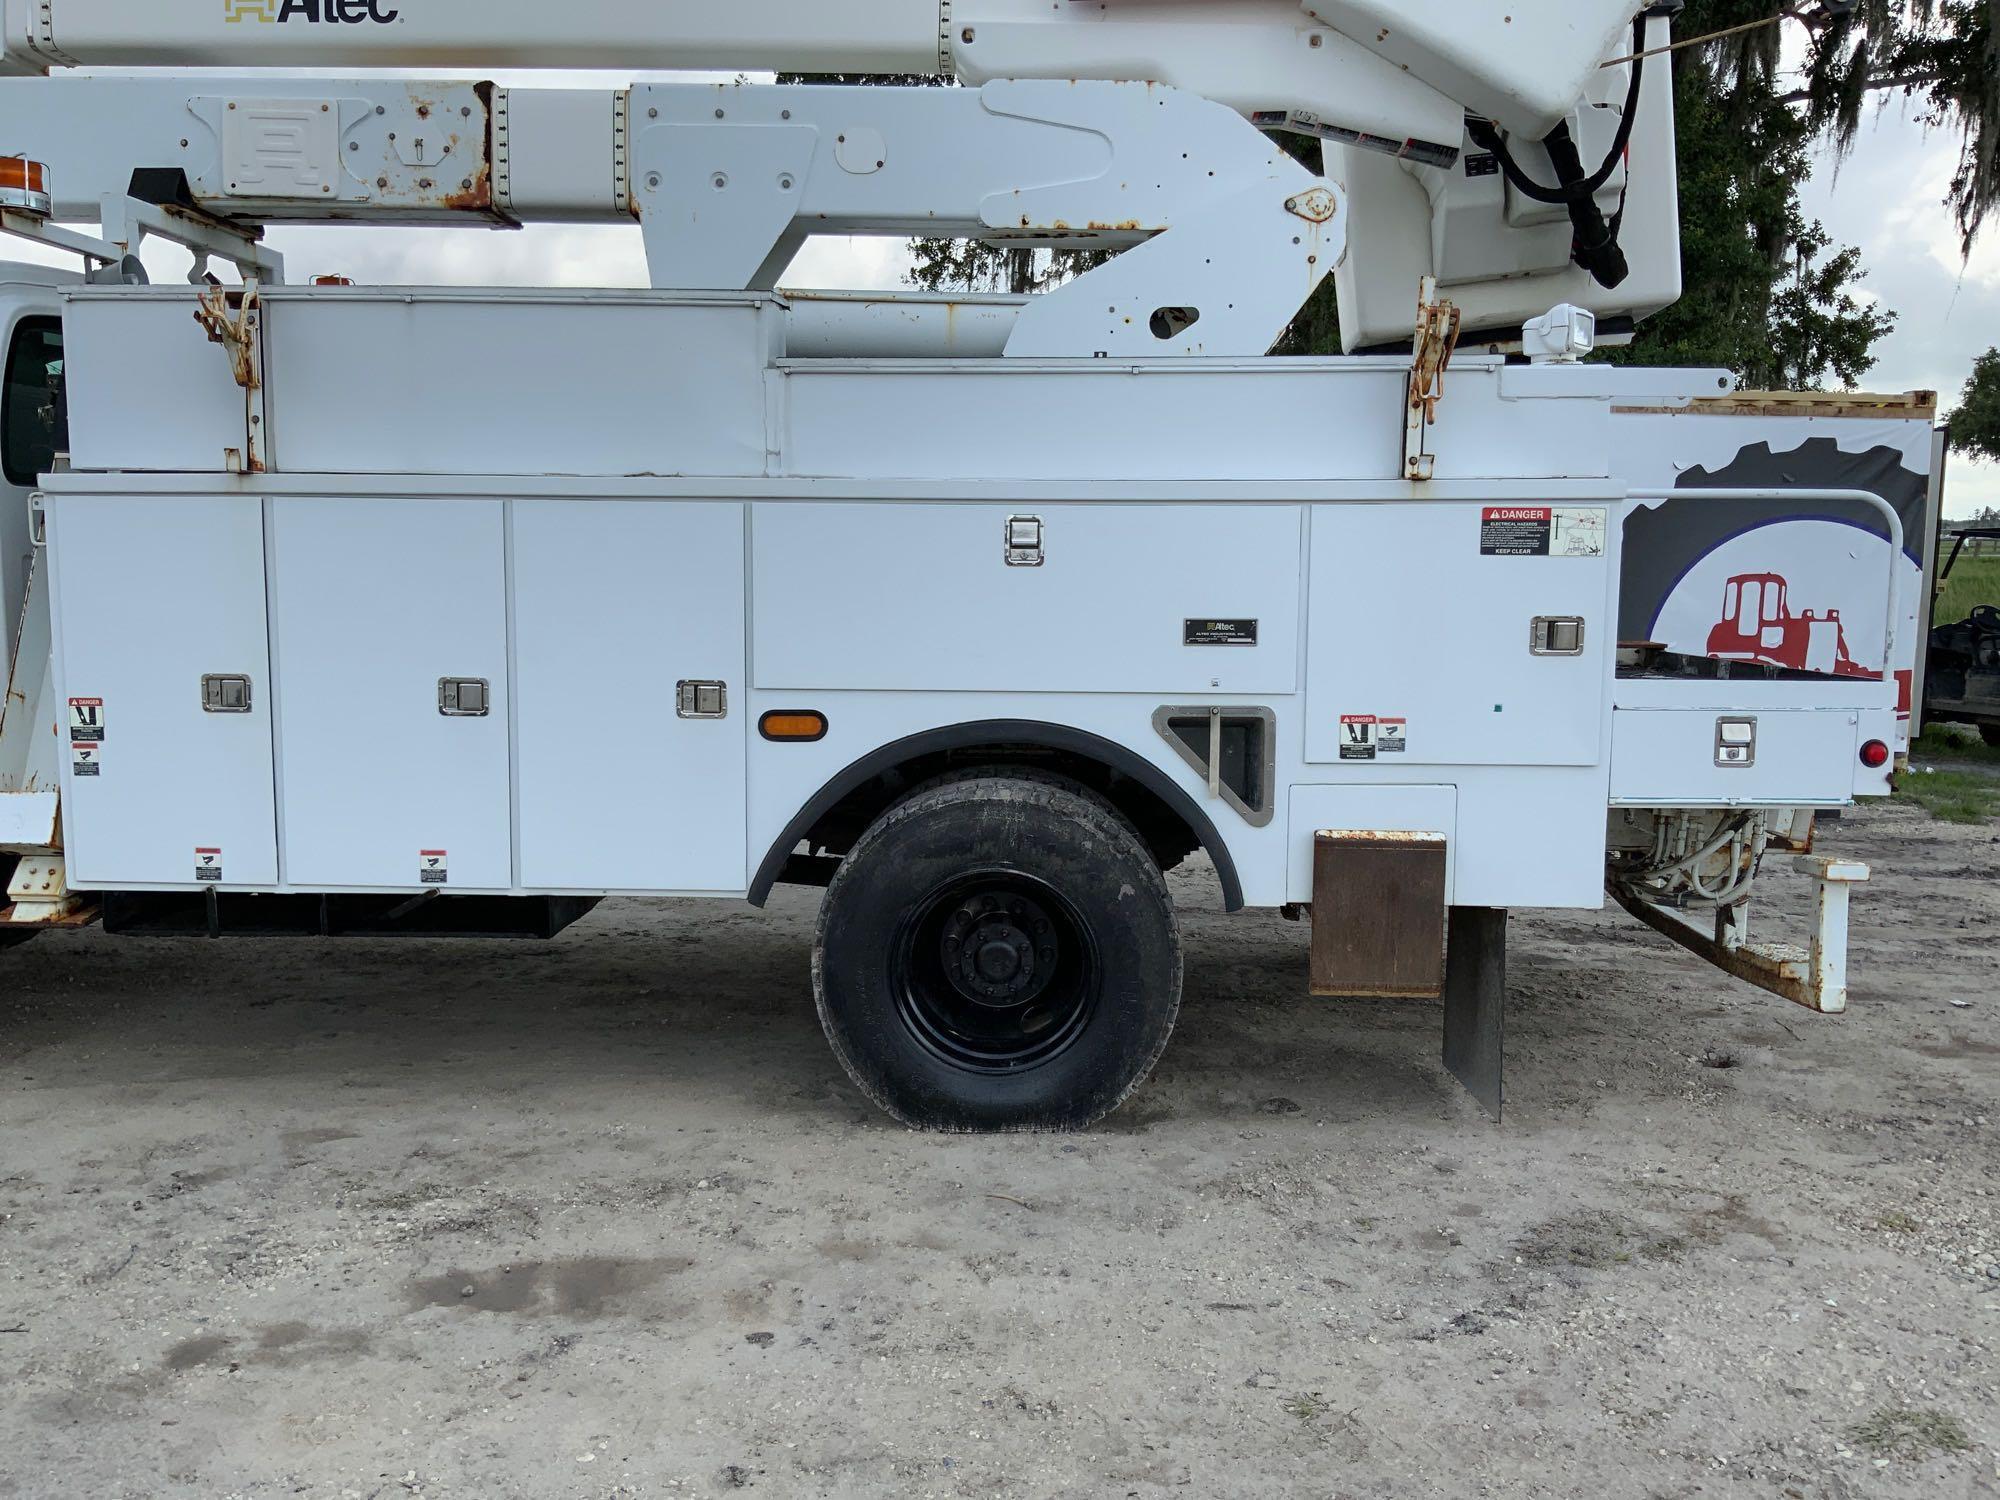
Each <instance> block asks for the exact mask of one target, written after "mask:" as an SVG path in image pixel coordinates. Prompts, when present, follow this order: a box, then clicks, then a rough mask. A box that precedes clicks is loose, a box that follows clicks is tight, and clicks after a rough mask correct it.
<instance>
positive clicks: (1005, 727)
mask: <svg viewBox="0 0 2000 1500" xmlns="http://www.w3.org/2000/svg"><path fill="white" fill-rule="evenodd" d="M980 745H1026V746H1031V747H1033V748H1035V749H1038V750H1060V751H1063V752H1065V753H1068V754H1072V755H1081V756H1084V757H1086V758H1088V759H1090V760H1094V761H1097V762H1098V763H1100V764H1101V765H1104V766H1107V767H1109V768H1110V769H1111V770H1113V771H1116V772H1117V773H1118V774H1119V775H1120V776H1124V777H1127V778H1129V779H1130V780H1132V781H1136V782H1137V783H1139V785H1141V786H1143V787H1144V788H1146V790H1147V791H1149V792H1151V793H1153V795H1155V796H1156V797H1158V798H1159V799H1160V800H1161V801H1162V802H1164V803H1166V804H1167V806H1168V807H1170V808H1172V809H1173V810H1174V812H1175V813H1176V814H1178V815H1179V816H1180V818H1181V820H1182V821H1183V822H1185V823H1186V824H1187V825H1188V827H1189V829H1191V830H1192V831H1193V833H1194V836H1195V839H1196V841H1197V842H1198V843H1199V844H1200V845H1201V847H1202V848H1203V849H1205V850H1207V851H1208V857H1209V858H1210V859H1211V860H1213V861H1214V862H1215V873H1216V876H1217V877H1218V878H1219V879H1220V880H1221V882H1222V900H1223V906H1224V908H1225V909H1226V910H1228V911H1233V912H1234V911H1241V910H1243V881H1242V878H1241V877H1240V876H1239V875H1238V874H1237V873H1236V858H1235V856H1234V855H1232V854H1231V853H1230V852H1229V846H1228V845H1227V844H1225V843H1224V842H1223V841H1222V835H1221V834H1220V833H1219V832H1217V831H1216V827H1215V823H1214V821H1213V820H1212V819H1211V818H1210V817H1209V816H1208V814H1207V813H1205V812H1203V811H1202V809H1201V806H1200V804H1198V803H1197V802H1196V801H1195V800H1194V798H1192V797H1190V796H1189V795H1188V794H1187V791H1186V790H1185V789H1184V788H1183V787H1181V786H1180V785H1178V784H1177V783H1176V782H1175V781H1174V780H1173V778H1172V777H1170V776H1168V775H1167V773H1166V772H1165V771H1163V770H1161V769H1160V768H1159V767H1158V766H1156V765H1154V764H1153V763H1152V762H1151V761H1149V760H1147V759H1145V758H1144V757H1143V756H1140V755H1138V754H1136V753H1134V752H1133V751H1131V750H1128V749H1126V748H1125V747H1124V746H1123V745H1120V744H1118V743H1117V742H1116V741H1115V740H1107V739H1105V738H1104V737H1103V736H1102V735H1096V734H1091V733H1090V732H1089V731H1087V730H1083V729H1072V728H1070V727H1069V726H1068V725H1064V724H1046V723H1043V722H1041V721H1039V720H1035V719H981V720H976V721H974V722H971V723H966V724H948V725H945V726H944V727H942V728H939V729H927V730H925V731H923V732H922V733H921V734H913V735H910V736H908V737H907V738H904V739H900V740H896V741H894V742H892V743H890V744H887V745H884V746H882V747H881V749H879V750H873V751H870V752H869V753H868V754H867V755H864V756H862V757H861V759H859V760H857V761H855V762H854V763H853V764H852V765H850V766H849V767H847V769H846V770H844V771H842V772H841V773H840V774H839V775H837V776H835V777H834V778H833V780H831V781H829V782H828V783H827V784H826V785H825V786H823V787H821V788H820V789H819V791H818V793H817V794H816V795H815V796H814V797H813V798H812V800H811V801H809V802H808V803H806V805H805V806H804V807H803V808H801V809H800V810H799V814H798V816H797V817H795V818H793V819H792V821H791V822H789V823H787V824H786V825H785V831H784V832H783V833H781V834H779V835H778V839H777V842H776V843H774V844H772V845H771V849H770V852H769V853H768V854H766V855H765V856H764V862H763V863H762V864H761V865H759V866H758V867H757V877H756V879H755V880H753V881H751V883H750V894H749V901H750V904H751V905H752V906H762V905H763V904H764V903H765V902H766V901H768V900H769V899H770V896H771V888H772V887H773V886H775V885H776V884H777V883H778V875H779V872H780V871H782V870H783V869H784V867H785V861H786V860H787V859H788V858H789V857H790V856H791V853H792V851H793V850H794V849H796V848H797V847H798V844H799V840H800V839H802V838H804V837H805V836H806V834H807V833H808V832H809V831H810V830H811V829H812V826H813V825H814V824H815V823H817V822H818V821H819V820H820V819H821V818H823V817H825V816H826V814H827V813H828V812H829V811H830V810H831V809H832V808H833V807H835V806H836V805H838V804H839V802H840V801H841V799H842V798H844V797H846V796H847V794H848V793H849V792H852V791H853V790H854V789H855V788H856V787H858V786H861V785H862V784H863V783H865V782H868V781H872V780H874V779H875V778H876V777H877V776H880V775H881V774H883V772H885V771H891V770H894V769H895V768H896V767H897V766H899V765H902V764H903V763H904V762H905V761H908V760H913V759H915V758H916V757H917V756H919V755H928V754H934V753H937V752H939V751H948V750H969V749H972V748H973V747H975V746H980Z"/></svg>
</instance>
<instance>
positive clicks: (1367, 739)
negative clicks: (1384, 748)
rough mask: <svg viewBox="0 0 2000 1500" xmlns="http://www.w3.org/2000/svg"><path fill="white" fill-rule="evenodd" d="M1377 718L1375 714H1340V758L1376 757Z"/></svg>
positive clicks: (1371, 758) (1364, 758)
mask: <svg viewBox="0 0 2000 1500" xmlns="http://www.w3.org/2000/svg"><path fill="white" fill-rule="evenodd" d="M1376 724H1377V720H1376V718H1375V715H1373V714H1342V715H1341V716H1340V758H1341V759H1342V760H1373V759H1374V758H1375V729H1376Z"/></svg>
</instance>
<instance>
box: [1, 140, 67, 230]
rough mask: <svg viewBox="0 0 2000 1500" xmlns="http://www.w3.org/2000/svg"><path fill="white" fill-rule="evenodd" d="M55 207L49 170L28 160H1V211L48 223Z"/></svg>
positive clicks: (3, 158) (15, 157)
mask: <svg viewBox="0 0 2000 1500" xmlns="http://www.w3.org/2000/svg"><path fill="white" fill-rule="evenodd" d="M54 207H55V204H54V201H53V199H52V198H51V197H50V195H49V169H48V168H47V167H45V166H43V165H42V164H41V163H40V162H38V161H29V160H28V158H27V157H25V156H0V208H11V209H14V210H16V211H17V212H20V213H25V214H34V215H36V216H37V217H40V218H44V219H46V218H47V217H48V216H49V214H50V212H51V211H52V210H53V209H54Z"/></svg>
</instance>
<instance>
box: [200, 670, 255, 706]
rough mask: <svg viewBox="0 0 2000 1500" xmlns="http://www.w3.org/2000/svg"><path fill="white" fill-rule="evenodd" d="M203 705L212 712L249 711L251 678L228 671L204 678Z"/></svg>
mask: <svg viewBox="0 0 2000 1500" xmlns="http://www.w3.org/2000/svg"><path fill="white" fill-rule="evenodd" d="M201 707H202V712H204V713H211V714H247V713H249V712H250V679H249V678H248V677H242V676H236V675H233V674H226V673H225V674H218V675H215V676H210V677H204V678H202V680H201Z"/></svg>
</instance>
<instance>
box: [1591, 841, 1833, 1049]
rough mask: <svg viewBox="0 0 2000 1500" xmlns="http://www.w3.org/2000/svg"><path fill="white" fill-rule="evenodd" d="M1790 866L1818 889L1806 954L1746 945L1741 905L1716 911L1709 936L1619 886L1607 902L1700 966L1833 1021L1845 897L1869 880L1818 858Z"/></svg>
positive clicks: (1789, 946)
mask: <svg viewBox="0 0 2000 1500" xmlns="http://www.w3.org/2000/svg"><path fill="white" fill-rule="evenodd" d="M1790 863H1791V865H1792V867H1793V868H1794V869H1797V870H1801V871H1803V872H1804V873H1806V874H1808V875H1810V876H1811V877H1812V878H1813V880H1814V881H1815V882H1816V884H1817V886H1818V890H1817V892H1816V899H1815V901H1814V914H1813V928H1812V935H1811V938H1810V939H1809V945H1808V946H1806V947H1800V946H1799V945H1798V944H1796V943H1756V942H1752V941H1750V938H1749V913H1748V910H1747V908H1746V907H1743V906H1733V907H1725V908H1722V909H1721V910H1718V911H1717V912H1716V918H1715V932H1714V935H1713V936H1710V935H1709V934H1708V933H1705V932H1703V931H1701V930H1700V929H1699V928H1697V927H1695V926H1694V925H1693V924H1692V923H1690V922H1688V921H1687V920H1686V919H1685V918H1684V917H1682V916H1680V915H1678V914H1677V913H1676V912H1673V911H1671V910H1669V909H1668V908H1665V907H1662V906H1656V905H1654V904H1653V903H1652V902H1650V901H1648V900H1646V899H1645V898H1644V897H1643V896H1639V895H1636V894H1634V893H1633V892H1631V891H1630V890H1628V889H1626V888H1624V887H1622V886H1614V887H1613V888H1612V895H1613V897H1614V898H1616V900H1617V902H1618V904H1619V905H1620V906H1622V907H1624V908H1625V910H1627V911H1628V912H1630V913H1631V914H1632V915H1633V916H1635V917H1637V918H1638V919H1639V920H1640V921H1642V922H1644V923H1645V924H1646V925H1647V926H1648V927H1651V928H1652V929H1653V930H1654V931H1656V932H1659V933H1662V934H1664V935H1665V936H1667V937H1670V938H1672V939H1673V940H1674V941H1675V942H1677V943H1679V944H1680V945H1681V946H1682V947H1683V948H1686V949H1687V950H1688V951H1689V952H1690V953H1693V954H1696V955H1698V956H1699V957H1701V958H1705V959H1707V960H1708V962H1710V963H1712V964H1714V965H1715V966H1716V967H1717V968H1718V969H1721V970H1722V971H1723V972H1724V973H1727V974H1731V975H1734V976H1735V977H1736V978H1738V979H1742V980H1745V981H1747V982H1748V983H1750V984H1754V985H1756V986H1757V987H1758V988H1759V989H1765V990H1769V991H1770V992H1771V993H1772V994H1774V995H1779V996H1782V997H1783V998H1785V999H1787V1000H1790V1001H1791V1002H1792V1003H1793V1004H1795V1005H1802V1006H1804V1007H1805V1008H1806V1009H1807V1010H1812V1011H1818V1012H1819V1013H1820V1014H1822V1015H1829V1016H1831V1015H1839V1014H1840V1013H1841V1012H1842V1011H1844V1010H1846V1009H1847V908H1848V897H1849V890H1850V887H1852V886H1856V885H1859V884H1861V883H1862V882H1863V881H1865V880H1867V879H1868V873H1869V872H1868V866H1866V865H1864V864H1862V863H1861V862H1860V861H1859V860H1852V859H1836V858H1832V857H1829V856H1826V855H1819V854H1799V855H1793V856H1791V858H1790Z"/></svg>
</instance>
